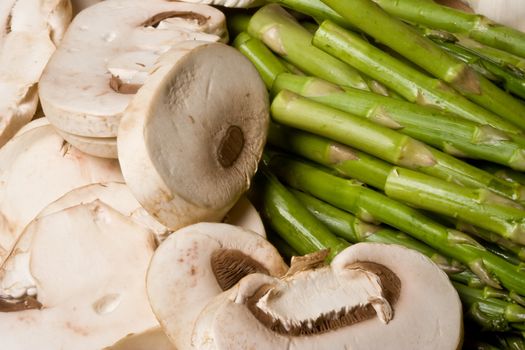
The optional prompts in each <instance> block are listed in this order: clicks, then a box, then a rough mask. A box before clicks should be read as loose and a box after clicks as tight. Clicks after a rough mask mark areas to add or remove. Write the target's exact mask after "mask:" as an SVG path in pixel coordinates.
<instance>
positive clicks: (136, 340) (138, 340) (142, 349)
mask: <svg viewBox="0 0 525 350" xmlns="http://www.w3.org/2000/svg"><path fill="white" fill-rule="evenodd" d="M104 350H176V349H175V347H174V346H173V344H171V342H170V341H169V339H168V337H167V336H166V335H165V334H164V332H163V331H162V328H161V327H155V328H152V329H148V330H147V331H145V332H142V333H137V334H129V335H127V336H126V337H124V338H122V339H121V340H119V341H118V342H116V343H115V344H113V345H112V346H108V347H107V348H104Z"/></svg>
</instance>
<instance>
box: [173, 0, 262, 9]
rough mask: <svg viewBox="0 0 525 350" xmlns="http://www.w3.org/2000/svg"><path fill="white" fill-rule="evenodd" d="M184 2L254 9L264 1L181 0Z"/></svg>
mask: <svg viewBox="0 0 525 350" xmlns="http://www.w3.org/2000/svg"><path fill="white" fill-rule="evenodd" d="M183 1H184V2H191V3H193V4H208V5H214V6H224V7H240V8H248V7H256V6H261V5H264V4H265V2H264V0H183Z"/></svg>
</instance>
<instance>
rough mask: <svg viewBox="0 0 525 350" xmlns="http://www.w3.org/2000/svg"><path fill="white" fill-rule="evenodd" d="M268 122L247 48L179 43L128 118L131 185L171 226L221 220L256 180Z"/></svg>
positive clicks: (126, 167) (125, 140)
mask: <svg viewBox="0 0 525 350" xmlns="http://www.w3.org/2000/svg"><path fill="white" fill-rule="evenodd" d="M187 46H190V47H189V49H190V51H189V52H184V50H183V48H184V47H187ZM191 46H193V47H191ZM195 46H196V47H195ZM268 122H269V107H268V95H267V91H266V88H265V86H264V84H263V82H262V80H261V78H260V76H259V74H258V73H257V71H256V70H255V68H254V67H253V65H252V64H251V63H250V62H249V61H248V60H247V59H246V58H245V57H244V56H243V55H242V54H241V53H239V52H238V51H237V50H235V49H234V48H232V47H230V46H227V45H225V44H221V43H200V44H199V43H196V42H188V43H182V44H180V45H177V46H176V47H174V48H173V49H172V50H171V51H169V52H167V53H166V54H165V55H164V56H163V57H161V58H160V59H159V62H158V64H157V65H156V66H155V68H154V72H153V73H152V74H151V76H149V77H148V79H147V81H146V83H145V84H144V85H143V87H142V88H141V89H140V90H139V92H138V93H137V94H136V95H135V97H134V98H133V100H132V101H131V103H130V105H129V106H128V108H127V109H126V112H125V114H124V117H123V118H122V122H121V126H120V128H119V134H118V138H117V145H118V152H119V160H120V164H121V166H122V170H123V174H124V178H125V179H126V183H127V184H128V186H129V187H130V189H131V191H132V192H133V194H134V195H135V197H136V198H137V200H138V201H139V202H140V203H141V204H142V206H143V207H144V208H145V209H146V210H147V211H148V212H149V213H150V214H151V215H153V216H154V217H156V218H158V220H159V221H160V222H161V223H163V224H164V225H166V226H167V227H169V228H171V229H178V228H180V227H183V226H185V225H188V224H192V223H195V222H199V221H219V220H221V218H222V217H223V216H224V215H225V214H226V212H227V211H228V210H229V209H230V208H231V207H232V206H233V204H234V203H235V202H236V201H237V199H238V198H239V197H240V195H241V194H242V193H243V192H245V191H246V189H247V188H248V187H249V185H250V180H251V178H252V176H253V174H254V173H255V171H256V169H257V164H258V162H259V159H260V157H261V154H262V149H263V147H264V143H265V141H266V134H267V127H268Z"/></svg>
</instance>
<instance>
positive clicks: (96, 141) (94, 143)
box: [57, 129, 118, 159]
mask: <svg viewBox="0 0 525 350" xmlns="http://www.w3.org/2000/svg"><path fill="white" fill-rule="evenodd" d="M57 132H58V133H59V134H60V136H62V137H63V138H64V140H66V141H67V142H69V143H70V144H72V145H73V146H75V147H76V148H78V149H79V150H80V151H82V152H84V153H87V154H90V155H92V156H95V157H101V158H113V159H117V158H118V152H117V138H116V137H88V136H80V135H74V134H69V133H67V132H64V131H62V130H59V129H57Z"/></svg>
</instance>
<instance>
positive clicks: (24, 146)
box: [0, 125, 124, 263]
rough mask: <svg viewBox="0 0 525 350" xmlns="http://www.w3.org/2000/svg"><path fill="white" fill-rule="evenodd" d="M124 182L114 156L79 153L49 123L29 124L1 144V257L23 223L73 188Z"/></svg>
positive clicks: (8, 250) (1, 259)
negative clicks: (107, 157)
mask: <svg viewBox="0 0 525 350" xmlns="http://www.w3.org/2000/svg"><path fill="white" fill-rule="evenodd" d="M108 181H116V182H123V181H124V180H123V178H122V174H121V171H120V167H119V163H118V161H116V160H114V159H103V158H97V157H92V156H89V155H87V154H84V153H82V152H80V151H78V150H77V149H75V148H73V147H71V146H70V145H69V144H68V143H67V142H65V141H64V139H63V138H62V137H60V135H58V134H57V133H56V132H55V130H54V128H53V127H52V126H50V125H46V126H40V127H37V128H33V129H31V130H29V131H26V132H25V133H23V134H21V135H19V136H17V137H16V138H14V139H12V140H11V141H10V142H8V143H7V144H6V145H5V146H4V147H3V148H2V149H0V263H1V262H2V261H3V260H4V258H5V257H6V256H7V254H8V253H9V252H10V251H11V248H12V247H13V245H14V244H15V242H16V240H17V239H18V237H19V235H20V233H21V232H22V230H23V229H24V227H25V226H26V225H27V224H28V223H29V222H30V221H31V220H33V218H35V217H36V216H37V215H38V213H39V212H40V211H41V210H42V209H44V208H45V207H46V206H47V205H48V204H49V203H51V202H53V201H55V200H57V199H58V198H60V197H61V196H63V195H64V194H66V193H67V192H69V191H71V190H73V189H74V188H77V187H81V186H85V185H88V184H92V183H100V182H108Z"/></svg>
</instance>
